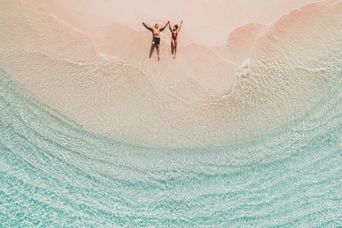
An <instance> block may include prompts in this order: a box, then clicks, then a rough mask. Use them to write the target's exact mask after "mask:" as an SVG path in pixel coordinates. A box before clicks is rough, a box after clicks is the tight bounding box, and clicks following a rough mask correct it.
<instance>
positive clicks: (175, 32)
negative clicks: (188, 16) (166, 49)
mask: <svg viewBox="0 0 342 228" xmlns="http://www.w3.org/2000/svg"><path fill="white" fill-rule="evenodd" d="M182 24H183V21H181V23H180V24H179V26H178V25H174V26H173V28H172V27H171V24H170V23H169V29H170V31H171V33H172V39H171V54H172V56H173V58H174V59H175V58H176V54H177V43H178V34H179V31H180V30H181V28H182Z"/></svg>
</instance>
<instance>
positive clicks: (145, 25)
mask: <svg viewBox="0 0 342 228" xmlns="http://www.w3.org/2000/svg"><path fill="white" fill-rule="evenodd" d="M142 24H143V26H144V27H145V28H146V29H147V30H150V31H151V32H153V28H152V27H151V26H148V25H147V24H146V23H145V22H143V23H142Z"/></svg>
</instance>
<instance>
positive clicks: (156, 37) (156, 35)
mask: <svg viewBox="0 0 342 228" xmlns="http://www.w3.org/2000/svg"><path fill="white" fill-rule="evenodd" d="M169 23H170V22H169V21H167V22H166V24H165V25H164V26H163V27H160V26H159V24H155V25H154V27H153V28H152V27H151V26H148V25H147V24H146V23H145V22H143V26H144V27H145V28H146V29H148V30H150V31H151V32H152V35H153V40H152V45H151V50H150V58H151V57H152V55H153V52H154V49H157V56H158V61H159V60H160V55H159V54H160V48H159V45H160V33H161V32H162V31H164V29H165V28H166V26H168V24H169Z"/></svg>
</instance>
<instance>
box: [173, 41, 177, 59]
mask: <svg viewBox="0 0 342 228" xmlns="http://www.w3.org/2000/svg"><path fill="white" fill-rule="evenodd" d="M173 45H174V46H173V58H174V59H175V58H176V55H177V41H174V44H173Z"/></svg>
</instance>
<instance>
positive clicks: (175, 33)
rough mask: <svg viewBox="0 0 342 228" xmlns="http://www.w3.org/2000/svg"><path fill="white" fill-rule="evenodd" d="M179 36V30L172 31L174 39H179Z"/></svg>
mask: <svg viewBox="0 0 342 228" xmlns="http://www.w3.org/2000/svg"><path fill="white" fill-rule="evenodd" d="M177 37H178V32H177V31H172V40H174V41H177Z"/></svg>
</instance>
